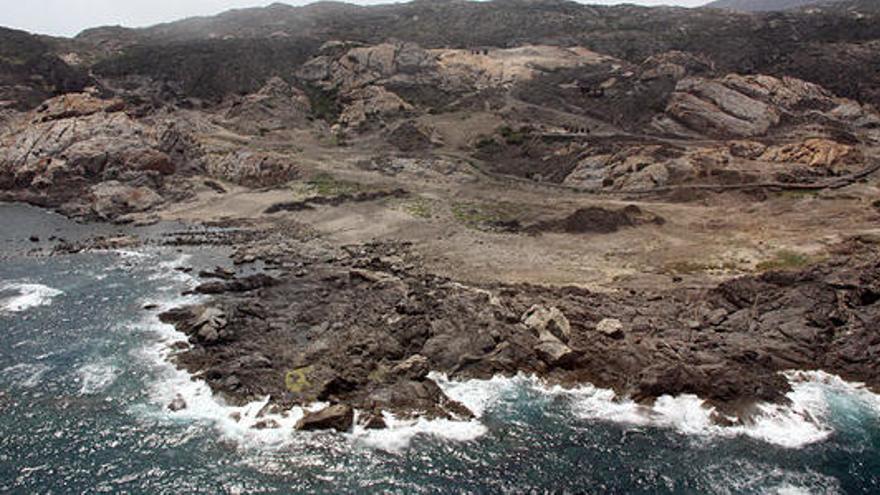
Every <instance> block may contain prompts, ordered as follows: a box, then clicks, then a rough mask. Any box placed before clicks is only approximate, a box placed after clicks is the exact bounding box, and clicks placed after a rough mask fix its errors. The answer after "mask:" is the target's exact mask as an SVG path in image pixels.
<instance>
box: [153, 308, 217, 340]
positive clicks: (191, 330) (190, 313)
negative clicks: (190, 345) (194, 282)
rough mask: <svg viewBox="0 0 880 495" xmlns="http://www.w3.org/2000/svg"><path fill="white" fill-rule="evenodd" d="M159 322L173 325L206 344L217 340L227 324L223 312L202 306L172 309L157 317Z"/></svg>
mask: <svg viewBox="0 0 880 495" xmlns="http://www.w3.org/2000/svg"><path fill="white" fill-rule="evenodd" d="M159 320H160V321H162V322H163V323H170V324H173V325H174V326H175V328H177V330H178V331H180V332H183V333H185V334H186V335H188V336H190V337H195V338H196V339H197V340H200V341H202V342H206V343H210V342H215V341H217V340H219V339H220V338H221V337H222V336H223V330H224V329H225V328H226V325H227V324H228V318H227V316H226V313H225V312H223V310H221V309H220V308H216V307H213V306H204V305H196V306H188V307H184V308H179V309H173V310H171V311H167V312H165V313H162V314H161V315H159Z"/></svg>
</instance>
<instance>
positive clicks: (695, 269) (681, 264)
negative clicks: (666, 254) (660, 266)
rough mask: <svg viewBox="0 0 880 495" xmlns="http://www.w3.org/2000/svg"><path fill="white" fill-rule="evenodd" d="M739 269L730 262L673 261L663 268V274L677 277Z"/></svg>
mask: <svg viewBox="0 0 880 495" xmlns="http://www.w3.org/2000/svg"><path fill="white" fill-rule="evenodd" d="M738 269H739V267H738V266H737V264H736V263H734V262H732V261H724V262H721V263H710V262H697V261H674V262H672V263H668V264H666V265H665V266H664V272H666V273H675V274H679V275H686V274H693V273H702V272H709V271H736V270H738Z"/></svg>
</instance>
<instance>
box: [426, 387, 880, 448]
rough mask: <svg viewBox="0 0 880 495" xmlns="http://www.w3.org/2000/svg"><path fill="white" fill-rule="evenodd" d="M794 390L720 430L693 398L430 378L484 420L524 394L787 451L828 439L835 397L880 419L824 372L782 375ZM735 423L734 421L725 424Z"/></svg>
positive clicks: (602, 415)
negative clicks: (642, 399) (636, 397)
mask: <svg viewBox="0 0 880 495" xmlns="http://www.w3.org/2000/svg"><path fill="white" fill-rule="evenodd" d="M784 376H785V377H786V378H787V379H788V380H789V382H790V383H791V385H792V391H791V392H790V393H789V394H788V395H787V398H788V400H789V404H787V405H779V404H759V405H758V406H757V407H756V409H757V411H756V413H755V414H754V415H753V416H752V417H751V418H750V419H749V420H748V421H747V422H745V423H739V422H737V421H735V420H734V424H733V425H730V426H722V425H719V424H718V423H717V421H716V417H717V416H718V415H719V414H718V413H717V411H716V410H715V409H714V408H712V407H711V406H708V405H707V404H706V402H705V401H703V400H702V399H700V398H699V397H697V396H695V395H680V396H675V397H673V396H668V395H667V396H663V397H659V398H658V399H657V400H656V401H655V402H654V404H653V405H651V406H646V405H642V404H638V403H636V402H634V401H632V400H630V399H628V398H625V397H623V398H622V397H618V396H617V395H616V394H615V393H614V392H613V391H612V390H608V389H602V388H598V387H594V386H592V385H583V386H579V387H574V388H563V387H559V386H547V385H546V384H545V383H544V382H542V381H541V380H539V379H538V378H536V377H533V376H532V377H529V376H523V375H519V376H516V377H513V378H500V377H496V378H493V379H491V380H469V381H465V382H458V383H456V382H450V381H449V380H447V379H446V378H445V377H443V376H440V375H432V377H433V378H434V379H435V380H436V381H437V382H438V384H440V385H441V387H442V388H443V389H444V391H445V392H446V393H447V395H449V396H450V397H452V398H453V399H455V400H458V401H460V402H462V403H464V404H465V405H466V406H468V407H469V408H470V409H471V410H473V411H474V412H475V413H477V417H481V416H482V415H483V414H484V413H485V411H486V410H488V409H489V408H490V407H492V405H493V404H494V403H496V402H497V401H499V400H503V399H505V397H506V396H509V395H510V393H511V392H513V393H516V390H517V389H518V388H519V389H520V390H523V389H526V390H530V391H532V392H535V393H537V395H538V396H541V395H544V396H546V397H548V398H552V397H564V398H566V399H567V400H568V401H569V402H570V405H571V410H572V412H573V413H574V414H575V415H576V416H577V417H579V418H582V419H588V420H598V421H612V422H618V423H624V424H633V425H638V426H652V427H661V428H671V429H675V430H676V431H679V432H681V433H683V434H687V435H695V436H703V437H717V436H721V437H735V436H746V437H750V438H754V439H756V440H760V441H763V442H767V443H770V444H774V445H778V446H781V447H785V448H800V447H803V446H805V445H809V444H813V443H816V442H821V441H823V440H825V439H827V438H828V437H829V436H830V435H831V434H832V433H833V432H834V429H833V427H832V425H831V416H832V413H833V411H832V407H831V405H830V403H829V400H830V399H831V398H833V397H834V396H842V397H846V398H847V400H848V402H854V403H855V406H853V407H860V408H862V409H864V410H867V411H872V412H873V413H875V414H878V415H880V396H878V395H876V394H874V393H872V392H871V391H869V390H868V389H867V388H865V387H864V385H862V384H859V383H849V382H846V381H845V380H843V379H841V378H840V377H837V376H835V375H831V374H828V373H824V372H821V371H809V372H804V371H792V372H787V373H784ZM727 419H734V418H727Z"/></svg>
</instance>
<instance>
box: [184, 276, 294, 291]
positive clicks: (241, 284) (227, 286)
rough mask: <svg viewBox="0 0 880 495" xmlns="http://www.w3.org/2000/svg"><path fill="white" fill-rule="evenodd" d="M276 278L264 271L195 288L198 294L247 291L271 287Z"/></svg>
mask: <svg viewBox="0 0 880 495" xmlns="http://www.w3.org/2000/svg"><path fill="white" fill-rule="evenodd" d="M275 283H277V280H276V279H275V278H273V277H271V276H269V275H266V274H265V273H257V274H255V275H248V276H247V277H242V278H236V279H232V280H225V281H220V282H208V283H205V284H201V285H199V286H198V287H196V288H195V292H197V293H199V294H223V293H224V292H249V291H252V290H257V289H261V288H263V287H271V286H272V285H275Z"/></svg>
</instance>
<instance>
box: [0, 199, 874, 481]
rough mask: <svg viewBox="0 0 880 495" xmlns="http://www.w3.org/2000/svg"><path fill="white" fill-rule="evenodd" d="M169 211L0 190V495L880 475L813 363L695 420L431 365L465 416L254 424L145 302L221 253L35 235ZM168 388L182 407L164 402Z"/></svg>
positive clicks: (867, 436)
mask: <svg viewBox="0 0 880 495" xmlns="http://www.w3.org/2000/svg"><path fill="white" fill-rule="evenodd" d="M179 228H187V227H183V226H177V225H161V224H160V225H157V226H153V227H147V228H136V227H118V226H107V225H83V224H77V223H74V222H71V221H69V220H67V219H65V218H64V217H61V216H59V215H57V214H55V213H51V212H47V211H44V210H40V209H36V208H33V207H29V206H23V205H15V204H0V493H26V494H30V493H40V494H48V493H150V494H162V493H168V494H189V493H206V494H225V493H229V494H244V493H283V494H286V493H291V494H292V493H627V494H628V493H695V494H697V493H699V494H703V493H719V494H728V493H761V494H763V493H779V494H801V493H878V492H880V396H877V395H875V394H874V393H872V392H871V391H869V390H867V389H866V388H865V387H864V386H862V385H860V384H857V383H848V382H845V381H843V380H842V379H840V378H839V377H836V376H834V375H830V374H827V373H822V372H799V371H797V370H792V371H790V372H787V373H786V374H785V375H786V377H787V378H788V379H789V380H790V381H791V383H792V385H793V391H792V393H791V394H789V399H790V401H789V404H787V405H784V406H781V405H770V404H765V405H761V406H760V413H759V414H758V415H756V417H755V419H754V420H753V421H750V422H749V423H748V424H745V425H739V426H729V427H721V426H717V425H715V424H713V423H712V422H711V421H710V416H711V415H712V411H711V409H710V408H708V407H707V406H706V405H705V404H704V403H703V401H701V400H700V399H699V398H698V397H694V396H687V395H685V396H677V397H662V398H660V399H659V400H657V401H656V403H655V404H654V405H653V406H650V407H649V406H643V405H639V404H636V403H633V402H632V401H630V400H628V399H627V398H626V397H617V396H615V394H614V393H613V392H612V391H609V390H604V389H600V388H596V387H593V386H590V385H584V386H581V387H579V388H576V389H563V388H559V387H551V386H548V385H547V384H544V383H542V382H541V381H540V380H539V379H537V378H535V377H532V376H524V375H520V376H515V377H506V378H505V377H496V378H494V379H492V380H485V381H466V382H456V381H453V380H449V379H448V378H447V377H445V376H443V375H439V374H435V375H432V376H433V378H434V379H435V380H437V382H438V383H439V384H440V385H441V387H442V388H443V389H444V390H445V392H446V393H447V394H448V395H449V396H451V397H452V398H454V399H457V400H459V401H461V402H463V403H464V404H465V405H467V406H469V407H470V408H471V409H472V410H473V411H474V412H475V413H476V418H475V419H474V420H471V421H440V420H435V421H428V420H403V419H398V418H394V417H392V416H388V417H387V420H388V423H389V425H390V427H389V428H388V429H387V430H380V431H366V430H363V429H361V428H359V427H356V428H355V429H354V431H352V432H349V433H345V434H342V433H329V432H319V433H305V432H298V431H295V430H294V427H293V425H294V424H295V423H296V420H297V419H299V418H300V417H301V416H302V414H303V413H304V411H303V410H300V409H294V410H291V411H287V412H285V413H284V414H278V415H276V416H275V418H274V419H275V421H276V422H277V424H278V426H279V427H278V428H273V429H262V430H260V429H256V428H254V425H255V424H256V422H257V421H258V418H257V413H258V412H259V411H260V409H261V408H262V407H263V405H264V404H265V402H264V401H258V402H255V403H253V404H249V405H246V406H243V407H233V406H229V405H226V404H224V403H223V401H222V400H221V399H219V398H216V397H214V396H213V395H212V394H211V391H210V389H209V388H208V387H207V385H206V384H205V383H204V382H202V381H200V380H199V379H198V377H194V376H191V375H190V374H188V373H186V372H184V371H181V370H178V369H176V368H175V367H174V366H173V365H172V364H171V363H170V361H169V359H168V358H169V354H170V352H171V351H170V346H171V345H172V344H174V343H175V342H180V341H185V337H184V336H183V335H181V334H179V333H177V332H176V331H175V330H174V328H172V327H170V326H168V325H164V324H162V323H160V322H159V320H158V318H157V314H158V313H159V312H160V311H162V310H163V309H167V308H171V307H175V306H177V305H181V304H187V303H193V302H197V301H198V300H199V299H198V297H199V296H193V295H183V293H184V292H186V291H187V289H190V288H192V287H193V285H194V284H195V283H196V280H195V278H194V276H193V274H192V273H185V272H183V271H180V270H178V268H180V267H192V268H194V269H195V271H196V272H197V271H198V270H199V269H201V268H207V267H213V266H218V265H219V266H228V264H229V262H228V253H227V252H224V250H223V249H222V248H211V249H207V248H200V247H191V248H180V247H160V246H148V247H143V248H138V249H131V250H113V251H101V252H88V253H80V254H71V255H59V256H48V255H47V253H48V251H49V249H50V247H51V245H52V243H51V242H50V241H49V240H48V239H49V238H50V237H62V238H65V239H67V240H75V239H81V238H86V237H89V236H93V235H97V234H101V235H116V234H131V233H135V234H138V235H140V236H142V237H145V238H148V237H149V236H157V235H161V232H162V231H163V229H165V230H168V229H179ZM31 236H36V237H39V241H38V242H32V241H31V240H30V239H29V238H30V237H31ZM154 306H155V307H154ZM145 308H147V309H145ZM178 396H179V397H181V398H183V399H184V401H185V402H186V404H187V406H188V407H187V408H185V409H183V410H180V411H176V412H173V411H171V410H170V409H169V408H168V405H169V403H171V401H173V400H174V399H175V398H177V397H178ZM318 407H321V404H314V405H311V406H309V408H318Z"/></svg>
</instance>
